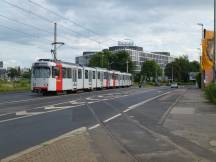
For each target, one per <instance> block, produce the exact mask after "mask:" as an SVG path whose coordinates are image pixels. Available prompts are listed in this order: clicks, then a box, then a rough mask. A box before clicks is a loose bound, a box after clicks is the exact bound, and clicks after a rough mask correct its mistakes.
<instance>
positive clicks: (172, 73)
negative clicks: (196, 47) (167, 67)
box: [172, 63, 173, 82]
mask: <svg viewBox="0 0 216 162" xmlns="http://www.w3.org/2000/svg"><path fill="white" fill-rule="evenodd" d="M172 82H173V63H172Z"/></svg>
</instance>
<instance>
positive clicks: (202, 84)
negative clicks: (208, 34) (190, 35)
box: [197, 23, 205, 88]
mask: <svg viewBox="0 0 216 162" xmlns="http://www.w3.org/2000/svg"><path fill="white" fill-rule="evenodd" d="M197 25H199V26H201V30H202V37H201V44H200V51H201V52H200V53H201V54H200V67H201V64H202V40H203V39H204V25H203V23H197ZM200 72H201V88H203V87H204V78H205V76H204V72H203V70H202V69H201V68H200Z"/></svg>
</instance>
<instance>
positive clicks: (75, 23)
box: [29, 0, 98, 35]
mask: <svg viewBox="0 0 216 162" xmlns="http://www.w3.org/2000/svg"><path fill="white" fill-rule="evenodd" d="M29 2H30V3H32V4H34V5H36V6H38V7H40V8H42V9H44V10H47V11H49V12H50V13H52V14H54V15H56V16H58V17H61V18H62V19H64V20H67V21H69V22H71V23H73V24H74V25H76V26H79V27H80V28H82V29H84V30H86V31H89V32H90V33H93V34H95V35H98V33H96V32H95V31H93V30H91V29H89V28H87V27H85V26H83V25H81V24H80V23H78V22H76V21H74V20H71V19H69V18H66V17H64V16H63V15H61V14H58V13H56V12H54V11H53V10H51V9H49V8H46V7H44V6H42V5H41V4H39V3H37V2H34V1H32V0H29Z"/></svg>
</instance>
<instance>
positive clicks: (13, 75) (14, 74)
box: [8, 68, 19, 80]
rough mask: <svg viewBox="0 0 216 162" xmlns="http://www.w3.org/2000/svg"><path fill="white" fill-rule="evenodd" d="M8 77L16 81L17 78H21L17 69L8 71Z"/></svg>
mask: <svg viewBox="0 0 216 162" xmlns="http://www.w3.org/2000/svg"><path fill="white" fill-rule="evenodd" d="M8 76H9V77H10V78H11V79H12V80H14V79H15V78H16V77H18V76H19V73H18V70H17V69H15V68H11V69H10V70H9V71H8Z"/></svg>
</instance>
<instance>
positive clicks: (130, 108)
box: [123, 91, 170, 112]
mask: <svg viewBox="0 0 216 162" xmlns="http://www.w3.org/2000/svg"><path fill="white" fill-rule="evenodd" d="M169 93H170V91H169V92H166V93H163V94H160V95H158V96H155V97H152V98H149V99H147V100H145V101H142V102H139V103H137V104H135V105H132V106H129V107H128V109H126V110H124V111H123V112H127V111H130V110H133V109H135V108H137V107H139V106H141V105H143V104H145V103H147V102H150V101H152V100H155V99H156V98H159V97H161V96H164V95H166V94H169Z"/></svg>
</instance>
